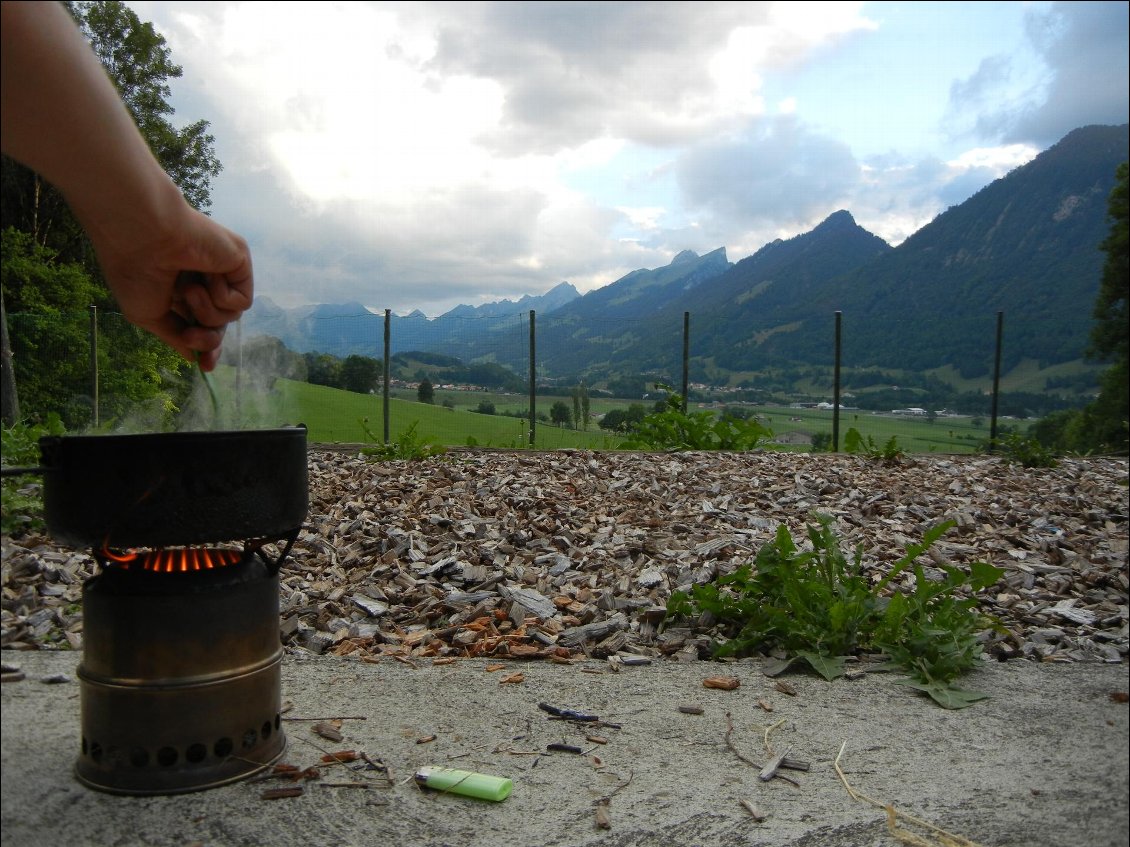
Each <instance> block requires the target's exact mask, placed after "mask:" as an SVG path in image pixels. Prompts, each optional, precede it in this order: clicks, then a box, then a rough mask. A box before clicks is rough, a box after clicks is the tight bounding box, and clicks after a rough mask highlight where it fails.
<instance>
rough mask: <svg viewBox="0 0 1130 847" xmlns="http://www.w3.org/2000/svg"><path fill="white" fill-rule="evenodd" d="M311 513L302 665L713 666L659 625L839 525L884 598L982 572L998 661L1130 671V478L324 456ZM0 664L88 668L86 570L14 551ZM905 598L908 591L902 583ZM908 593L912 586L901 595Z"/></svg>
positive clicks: (808, 461)
mask: <svg viewBox="0 0 1130 847" xmlns="http://www.w3.org/2000/svg"><path fill="white" fill-rule="evenodd" d="M309 469H310V512H309V516H308V521H307V524H306V525H305V527H304V528H303V529H302V531H301V533H300V535H299V538H298V540H297V542H296V543H295V545H294V548H293V550H292V551H291V553H290V555H289V557H288V558H287V559H286V560H285V562H284V564H283V566H282V569H281V572H280V607H281V613H282V614H281V625H282V634H283V640H284V644H285V645H286V646H287V649H289V650H292V651H310V652H314V653H326V654H334V655H339V656H351V657H354V658H357V659H362V660H366V661H380V660H381V659H382V658H383V657H389V658H393V659H398V660H400V661H407V662H417V661H420V662H430V661H435V660H438V659H445V658H451V657H464V656H477V657H484V658H494V659H500V660H514V659H527V660H528V659H543V660H545V659H548V660H552V661H559V662H568V661H573V660H575V659H578V658H584V657H597V658H612V659H615V660H617V661H619V660H622V659H625V658H634V657H651V658H656V659H658V658H660V657H675V658H679V659H700V658H707V657H708V656H709V644H710V641H711V637H712V635H715V634H716V632H715V631H714V630H713V629H712V628H711V625H710V622H709V621H699V622H696V623H695V624H694V625H688V624H687V623H686V622H679V623H670V622H669V623H668V625H667V626H663V619H664V608H665V604H666V602H667V599H668V598H669V597H670V595H671V592H672V591H673V590H675V589H679V588H681V589H684V590H685V589H687V588H689V587H690V586H692V585H694V584H696V583H701V582H704V581H707V580H711V579H714V578H715V577H717V576H719V575H721V574H726V573H729V572H731V571H733V570H734V569H735V568H737V567H739V566H741V565H743V564H746V563H751V562H752V561H753V559H754V557H755V556H756V554H757V551H758V550H759V549H760V547H761V546H762V545H763V544H765V543H767V542H769V541H771V540H772V538H773V537H774V535H775V533H776V531H777V527H778V526H779V525H781V524H784V525H786V526H787V527H788V529H789V531H790V532H791V533H792V535H793V538H794V540H796V541H797V542H798V544H799V543H802V542H803V540H804V539H805V538H806V530H805V527H806V524H808V523H811V522H812V521H813V515H814V514H815V513H817V512H820V513H824V514H827V515H830V516H832V517H833V518H834V521H835V524H834V525H835V528H836V531H837V533H838V535H839V537H840V539H841V541H842V543H843V546H844V549H845V551H847V552H848V553H849V554H850V552H851V551H853V550H854V549H855V548H856V547H857V546H861V547H862V550H863V561H864V564H865V566H866V568H867V570H868V572H869V574H870V575H871V576H872V577H873V578H874V579H876V580H878V579H879V578H881V576H882V575H883V574H884V573H886V571H887V570H888V569H889V568H890V566H891V565H892V564H893V563H894V562H895V561H897V560H898V559H899V558H900V557H901V556H902V555H903V553H904V552H905V550H906V548H907V547H908V546H909V545H910V544H912V543H915V542H919V541H921V540H922V536H923V534H924V533H925V531H926V530H927V529H928V528H930V527H931V526H933V525H935V524H937V523H939V522H941V521H946V520H948V521H953V522H954V524H955V526H954V527H953V528H952V529H950V530H949V531H948V532H947V533H946V534H945V535H944V536H942V539H941V540H940V541H938V542H937V543H936V544H935V545H934V546H933V548H931V550H930V551H929V553H928V554H926V555H924V556H923V557H922V561H923V563H924V564H925V565H926V566H927V567H926V573H927V575H930V574H938V573H940V572H939V571H938V570H937V566H938V565H940V564H952V565H956V566H959V567H961V566H968V564H969V563H970V562H973V561H985V562H989V563H991V564H994V565H997V566H998V567H1002V568H1004V569H1006V571H1007V574H1006V576H1005V577H1004V578H1003V579H1002V580H1001V581H1000V582H999V583H998V584H997V585H996V586H993V587H992V588H991V589H989V590H987V591H985V592H983V593H982V594H981V595H979V596H978V601H979V608H980V609H981V610H982V611H984V612H985V613H987V614H990V615H993V616H995V617H997V618H998V619H999V620H1000V622H1001V623H1002V624H1003V625H1004V627H1005V630H1006V631H1005V632H996V631H992V630H988V631H986V632H985V634H984V644H985V648H984V649H985V653H986V655H987V656H990V657H993V658H996V659H1001V660H1004V659H1011V658H1027V659H1033V660H1041V661H1061V662H1084V661H1101V662H1125V661H1126V660H1127V651H1128V640H1130V639H1128V629H1127V626H1128V620H1127V593H1128V591H1127V589H1128V577H1127V546H1128V545H1127V526H1128V524H1127V512H1128V505H1127V477H1128V464H1127V460H1126V459H1125V458H1086V459H1067V460H1062V461H1061V462H1060V464H1059V466H1058V467H1056V468H1053V469H1025V468H1023V467H1020V466H1018V465H1010V464H1008V463H1006V462H1005V461H1004V460H1003V459H1001V458H999V457H993V456H912V457H904V458H903V459H902V460H901V461H899V462H897V463H893V464H888V463H884V462H882V461H879V460H875V459H870V458H864V457H859V456H850V455H843V454H810V453H778V452H754V453H740V454H738V453H677V454H676V453H673V454H644V453H619V452H617V453H602V452H600V453H598V452H588V451H554V452H541V453H538V452H530V451H513V452H507V451H476V450H466V451H462V450H460V451H452V452H449V453H447V454H446V455H444V456H440V457H434V458H431V459H427V460H423V461H417V462H379V463H378V462H370V461H367V460H366V459H365V458H363V457H361V456H360V455H359V454H358V453H357V452H356V451H350V450H331V449H319V448H314V449H312V450H311V452H310V463H309ZM0 544H2V553H3V579H2V590H3V621H2V623H3V646H4V647H5V648H10V649H25V650H28V649H67V648H72V649H80V648H81V645H82V608H81V597H82V582H83V580H84V579H86V578H88V577H89V576H92V575H93V574H94V573H95V572H96V570H97V565H96V564H95V562H94V560H93V558H92V557H91V555H90V552H89V551H83V550H73V549H68V548H63V547H59V546H57V545H55V544H54V543H53V542H52V541H51V540H50V539H49V538H46V537H43V536H40V535H23V536H20V537H9V536H4V537H3V538H2V539H0ZM912 578H913V577H910V576H907V578H906V579H907V580H909V579H912ZM908 585H909V582H907V581H906V580H904V582H903V587H907V586H908Z"/></svg>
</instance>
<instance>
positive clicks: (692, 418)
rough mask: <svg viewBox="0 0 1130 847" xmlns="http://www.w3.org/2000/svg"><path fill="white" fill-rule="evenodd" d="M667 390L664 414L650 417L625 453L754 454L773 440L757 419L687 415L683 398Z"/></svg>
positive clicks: (632, 436) (638, 428)
mask: <svg viewBox="0 0 1130 847" xmlns="http://www.w3.org/2000/svg"><path fill="white" fill-rule="evenodd" d="M656 388H658V389H666V390H668V392H669V393H668V394H667V399H666V401H665V403H666V405H665V407H664V408H663V410H662V411H658V412H653V413H652V414H650V415H647V416H646V417H645V418H644V419H643V420H642V421H641V422H640V423H638V424H637V425H636V426H635V427H634V428H633V429H632V431H631V432H630V434H629V435H628V438H627V439H626V440H625V441H624V442H623V443H622V444H621V447H622V448H623V449H625V450H668V451H679V452H681V451H685V450H734V451H744V450H754V449H756V448H758V447H760V446H761V445H763V444H764V443H765V442H767V441H769V440H770V439H771V438H772V437H773V433H772V431H771V430H769V429H767V428H766V427H765V426H763V425H762V424H761V423H760V422H759V421H757V420H756V419H755V418H746V419H744V420H743V419H741V418H736V417H732V416H729V415H722V416H721V417H719V416H717V415H715V414H714V413H713V412H707V411H702V412H684V411H683V398H682V396H681V395H679V394H676V393H674V392H672V391H670V389H669V388H668V386H666V385H662V384H658V385H656Z"/></svg>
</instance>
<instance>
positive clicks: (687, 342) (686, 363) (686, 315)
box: [683, 312, 691, 415]
mask: <svg viewBox="0 0 1130 847" xmlns="http://www.w3.org/2000/svg"><path fill="white" fill-rule="evenodd" d="M690 358H691V313H690V312H683V414H684V415H685V414H686V413H687V389H688V387H689V385H690V383H689V381H688V377H689V376H690Z"/></svg>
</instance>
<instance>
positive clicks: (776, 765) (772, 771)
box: [757, 750, 789, 782]
mask: <svg viewBox="0 0 1130 847" xmlns="http://www.w3.org/2000/svg"><path fill="white" fill-rule="evenodd" d="M788 755H789V751H788V750H786V751H785V752H784V753H779V754H778V755H776V756H774V757H773V758H772V759H770V760H769V761H768V762H766V763H765V767H763V768H762V769H761V773H759V774H758V775H757V778H758V779H760V780H761V781H762V782H768V781H769V780H771V779H772V778H773V777H775V776H777V771H779V770H780V769H781V762H783V761H784V760H785V757H786V756H788Z"/></svg>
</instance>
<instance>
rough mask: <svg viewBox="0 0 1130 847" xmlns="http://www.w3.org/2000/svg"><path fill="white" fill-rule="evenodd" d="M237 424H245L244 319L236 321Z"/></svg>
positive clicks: (237, 425) (239, 425)
mask: <svg viewBox="0 0 1130 847" xmlns="http://www.w3.org/2000/svg"><path fill="white" fill-rule="evenodd" d="M235 349H236V356H235V425H236V427H237V428H238V427H241V426H243V402H242V401H241V400H240V398H241V397H242V396H243V388H242V386H243V321H242V320H238V321H236V322H235Z"/></svg>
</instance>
